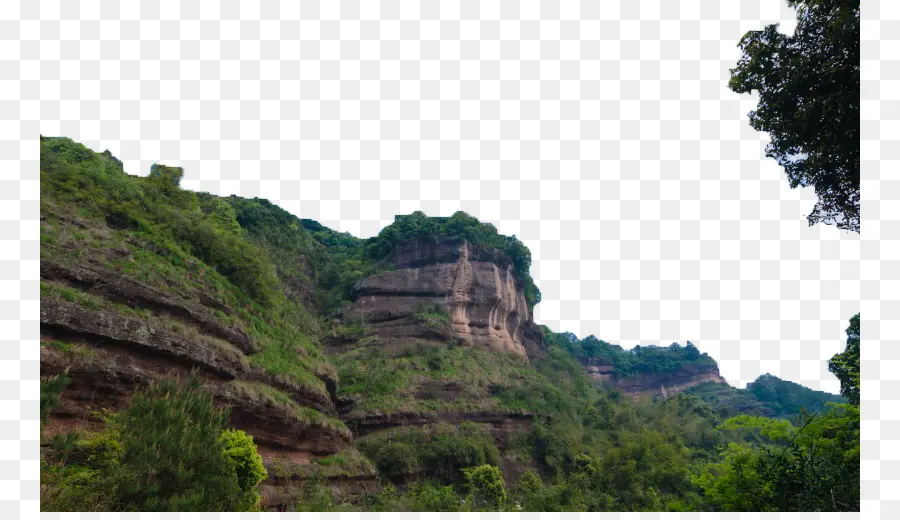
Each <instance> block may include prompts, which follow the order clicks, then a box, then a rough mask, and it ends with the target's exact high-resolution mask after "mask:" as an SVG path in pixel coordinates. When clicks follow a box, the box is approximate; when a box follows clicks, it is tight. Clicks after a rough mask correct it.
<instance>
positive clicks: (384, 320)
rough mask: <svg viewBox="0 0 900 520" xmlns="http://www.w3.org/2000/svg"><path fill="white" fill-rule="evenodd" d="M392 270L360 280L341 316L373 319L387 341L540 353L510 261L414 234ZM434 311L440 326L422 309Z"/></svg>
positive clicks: (403, 245)
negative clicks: (439, 317)
mask: <svg viewBox="0 0 900 520" xmlns="http://www.w3.org/2000/svg"><path fill="white" fill-rule="evenodd" d="M388 262H389V263H390V264H391V265H392V266H393V268H394V270H391V271H386V272H382V273H379V274H376V275H374V276H371V277H369V278H367V279H365V280H363V281H361V282H359V283H358V284H357V285H356V286H355V287H354V290H353V293H352V295H351V297H352V299H353V304H352V305H351V307H350V308H349V309H347V310H346V311H345V312H344V318H345V319H351V320H352V319H358V320H362V321H365V322H366V323H369V324H371V325H372V326H373V327H374V330H375V333H376V335H378V336H379V337H380V338H382V339H383V340H384V343H385V344H386V345H390V344H400V343H406V344H408V343H415V342H420V343H421V342H441V343H446V342H447V341H458V342H460V343H462V344H464V345H468V346H477V347H482V348H486V349H489V350H492V351H496V352H513V353H515V354H518V355H520V356H522V357H524V358H529V359H531V358H535V357H540V356H541V355H542V352H543V336H542V334H541V332H540V329H538V327H537V326H536V325H535V324H534V322H533V321H532V315H531V311H530V310H529V308H528V304H527V303H526V301H525V296H524V293H523V290H522V284H521V281H520V280H519V279H518V277H517V276H516V274H515V273H514V269H513V265H512V261H511V260H510V259H509V258H508V257H506V256H504V255H502V254H500V253H498V252H496V251H492V250H486V249H483V248H479V247H477V246H474V245H472V244H470V243H469V242H467V241H465V240H461V239H453V238H443V239H441V238H438V239H416V240H410V241H407V242H402V243H400V244H398V245H397V246H396V247H395V249H394V251H393V252H392V254H391V255H390V257H389V258H388ZM435 307H436V308H438V309H439V310H440V311H441V314H443V313H446V315H447V316H448V317H449V319H448V320H446V323H441V322H438V323H429V322H428V321H427V320H423V319H422V318H421V317H422V313H423V312H426V313H427V312H428V310H429V309H434V308H435Z"/></svg>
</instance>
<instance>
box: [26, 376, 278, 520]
mask: <svg viewBox="0 0 900 520" xmlns="http://www.w3.org/2000/svg"><path fill="white" fill-rule="evenodd" d="M227 418H228V410H227V409H219V408H216V407H215V406H213V403H212V397H211V395H210V394H209V393H208V392H207V391H205V390H203V388H202V387H201V385H200V382H199V380H198V379H196V378H194V377H192V378H190V379H189V380H188V381H182V382H175V381H167V380H166V381H159V382H156V383H153V384H151V385H150V386H149V387H148V388H145V389H142V390H139V391H137V392H135V394H134V396H133V397H132V400H131V404H130V405H129V406H128V408H126V409H124V410H122V411H121V412H120V413H119V414H118V415H116V416H111V417H108V418H107V419H106V422H107V425H106V428H105V429H104V430H103V431H102V432H100V433H95V434H88V436H87V437H86V438H83V439H78V438H77V437H73V436H72V435H70V436H68V437H65V438H60V439H57V442H56V445H57V449H56V450H55V453H54V457H53V458H51V459H50V460H48V461H43V463H42V468H41V482H42V493H41V508H42V510H45V511H46V510H51V511H71V510H85V511H252V510H256V509H258V506H259V494H258V491H257V485H258V484H259V483H260V482H261V481H262V480H263V479H265V478H266V472H265V469H264V468H263V467H262V460H261V459H260V457H259V455H258V454H257V452H256V446H255V445H254V443H253V439H252V437H250V436H249V435H247V434H246V433H244V432H242V431H237V430H228V429H226V428H225V426H226V423H227Z"/></svg>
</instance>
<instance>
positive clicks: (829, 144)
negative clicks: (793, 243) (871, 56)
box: [728, 0, 860, 232]
mask: <svg viewBox="0 0 900 520" xmlns="http://www.w3.org/2000/svg"><path fill="white" fill-rule="evenodd" d="M789 4H790V5H791V6H793V7H795V8H796V9H797V28H796V30H795V32H794V34H793V35H791V36H786V35H783V34H781V33H779V32H778V31H777V26H776V25H769V26H766V28H765V29H763V30H761V31H750V32H748V33H747V34H745V35H744V37H743V38H741V40H740V43H739V44H738V46H739V47H740V48H741V52H742V57H741V59H740V61H739V62H738V64H737V66H736V67H735V68H734V69H732V70H731V79H730V80H729V82H728V86H729V88H731V89H732V90H733V91H735V92H737V93H741V94H745V93H750V92H756V93H758V94H759V104H758V106H757V109H756V110H755V111H753V112H750V114H749V116H750V124H751V125H752V126H753V128H754V129H756V130H759V131H763V132H768V133H769V135H770V136H771V138H772V141H771V143H770V144H769V145H768V146H767V147H766V155H767V156H768V157H772V158H774V159H776V160H777V161H778V163H779V164H780V165H781V166H783V167H784V169H785V172H786V173H787V176H788V181H789V182H790V185H791V187H792V188H796V187H797V186H812V187H814V188H815V191H816V195H817V196H818V198H819V201H818V203H817V204H816V206H815V207H814V208H813V211H812V213H810V215H809V216H808V220H809V223H810V225H812V224H815V223H819V222H821V223H824V224H832V225H836V226H837V227H839V228H841V229H848V230H852V231H856V232H859V226H860V215H859V200H860V199H859V168H860V164H859V128H860V126H859V99H860V90H859V35H860V32H859V1H858V0H791V1H790V2H789Z"/></svg>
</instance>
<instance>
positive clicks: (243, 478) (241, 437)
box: [219, 429, 268, 511]
mask: <svg viewBox="0 0 900 520" xmlns="http://www.w3.org/2000/svg"><path fill="white" fill-rule="evenodd" d="M219 438H220V439H221V441H222V444H223V445H224V449H223V453H224V456H225V459H226V460H228V462H229V463H231V467H232V469H233V471H234V473H235V475H237V481H238V486H239V487H240V488H241V498H240V499H239V500H238V509H239V510H241V511H253V510H256V509H258V508H259V498H260V497H259V493H258V492H257V490H256V486H257V484H259V483H260V482H262V481H263V480H265V479H266V477H268V474H267V473H266V468H265V466H263V462H262V457H260V456H259V453H257V452H256V445H255V444H254V443H253V437H251V436H249V435H247V433H246V432H244V431H242V430H234V429H228V430H225V431H223V432H222V434H221V435H220V436H219Z"/></svg>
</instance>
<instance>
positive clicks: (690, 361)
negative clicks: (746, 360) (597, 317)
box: [541, 326, 716, 377]
mask: <svg viewBox="0 0 900 520" xmlns="http://www.w3.org/2000/svg"><path fill="white" fill-rule="evenodd" d="M541 328H542V330H543V332H544V337H545V338H546V340H547V342H548V343H549V344H551V345H556V346H558V347H560V348H562V349H563V350H565V351H566V352H568V353H570V354H571V355H572V356H574V357H575V358H576V359H578V360H579V361H581V362H582V363H584V364H587V365H603V366H608V367H610V369H611V372H610V373H612V374H615V375H616V376H617V377H632V376H639V375H641V374H646V373H650V372H674V371H676V370H678V369H679V368H682V367H684V366H686V365H695V366H708V367H711V368H713V367H716V362H715V360H714V359H713V358H711V357H710V356H709V355H708V354H706V353H701V352H700V351H699V350H697V347H695V346H694V344H693V343H691V342H690V341H688V342H687V344H686V345H685V346H681V345H679V344H677V343H673V344H672V345H669V346H668V347H657V346H640V345H638V346H636V347H634V348H633V349H631V350H625V349H623V348H622V347H621V346H619V345H613V344H611V343H607V342H605V341H603V340H600V339H597V338H596V337H594V336H593V335H591V336H587V337H586V338H584V339H578V337H577V336H575V334H572V333H571V332H563V333H558V332H553V331H551V330H550V329H549V328H547V327H545V326H541Z"/></svg>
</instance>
